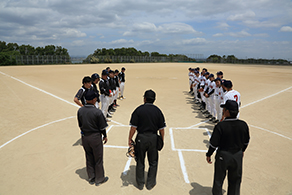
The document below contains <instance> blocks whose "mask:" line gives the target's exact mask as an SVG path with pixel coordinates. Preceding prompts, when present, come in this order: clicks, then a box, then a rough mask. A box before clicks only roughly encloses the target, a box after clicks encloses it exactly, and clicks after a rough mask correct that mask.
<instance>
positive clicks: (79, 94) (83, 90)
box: [75, 86, 93, 105]
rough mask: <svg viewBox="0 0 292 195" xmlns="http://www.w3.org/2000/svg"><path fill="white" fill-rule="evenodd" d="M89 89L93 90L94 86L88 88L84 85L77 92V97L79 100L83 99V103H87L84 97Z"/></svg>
mask: <svg viewBox="0 0 292 195" xmlns="http://www.w3.org/2000/svg"><path fill="white" fill-rule="evenodd" d="M88 90H93V87H92V86H91V87H90V89H86V88H85V87H84V86H82V87H81V88H80V89H79V90H78V92H77V93H76V95H75V97H76V98H77V99H78V100H81V103H82V104H83V105H85V104H86V100H85V98H84V95H85V93H86V92H87V91H88Z"/></svg>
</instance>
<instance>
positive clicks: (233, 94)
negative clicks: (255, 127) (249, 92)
mask: <svg viewBox="0 0 292 195" xmlns="http://www.w3.org/2000/svg"><path fill="white" fill-rule="evenodd" d="M227 100H234V101H236V102H237V104H238V110H239V107H240V104H241V101H240V93H239V92H238V91H235V90H234V89H232V90H230V91H227V92H226V93H225V95H224V97H223V104H225V103H226V101H227ZM237 118H239V113H238V115H237Z"/></svg>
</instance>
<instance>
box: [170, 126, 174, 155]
mask: <svg viewBox="0 0 292 195" xmlns="http://www.w3.org/2000/svg"><path fill="white" fill-rule="evenodd" d="M169 135H170V143H171V149H172V150H173V151H175V146H174V139H173V132H172V128H169Z"/></svg>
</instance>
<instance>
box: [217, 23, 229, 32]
mask: <svg viewBox="0 0 292 195" xmlns="http://www.w3.org/2000/svg"><path fill="white" fill-rule="evenodd" d="M216 27H217V28H220V29H223V30H227V29H228V28H229V27H230V26H229V25H228V24H227V23H226V22H218V23H217V26H216Z"/></svg>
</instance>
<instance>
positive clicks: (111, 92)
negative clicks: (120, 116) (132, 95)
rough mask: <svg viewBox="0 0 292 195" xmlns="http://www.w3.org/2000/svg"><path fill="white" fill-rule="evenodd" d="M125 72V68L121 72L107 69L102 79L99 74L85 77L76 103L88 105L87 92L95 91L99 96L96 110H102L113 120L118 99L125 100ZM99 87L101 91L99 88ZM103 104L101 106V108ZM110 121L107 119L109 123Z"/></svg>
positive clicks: (103, 72) (76, 96)
mask: <svg viewBox="0 0 292 195" xmlns="http://www.w3.org/2000/svg"><path fill="white" fill-rule="evenodd" d="M125 71H126V69H125V68H124V67H123V68H122V69H121V72H119V71H118V70H115V71H113V70H111V69H110V67H107V68H106V69H105V70H103V71H102V73H101V78H100V76H99V75H98V74H97V73H94V74H92V75H91V77H89V76H85V77H84V78H83V80H82V84H83V85H82V87H81V88H80V89H79V90H78V92H77V94H76V95H75V97H74V102H75V103H76V104H77V105H79V106H80V107H82V106H84V105H85V104H86V100H85V94H86V92H87V91H94V92H95V93H96V94H97V101H96V103H95V107H96V108H100V109H101V111H102V113H103V115H104V117H105V118H112V113H113V112H115V111H116V109H115V108H116V107H118V106H119V105H118V104H117V99H120V100H123V99H125V97H124V88H125V81H126V80H125ZM97 84H98V86H99V90H98V88H97ZM99 103H101V106H99ZM109 121H110V120H109V119H107V122H109Z"/></svg>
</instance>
